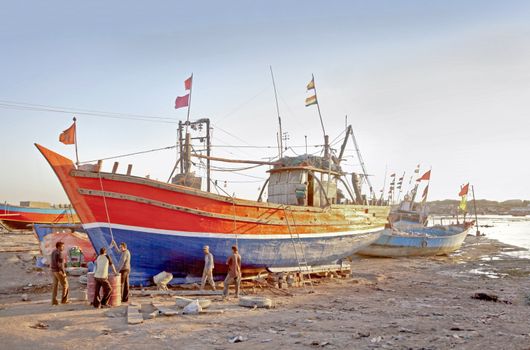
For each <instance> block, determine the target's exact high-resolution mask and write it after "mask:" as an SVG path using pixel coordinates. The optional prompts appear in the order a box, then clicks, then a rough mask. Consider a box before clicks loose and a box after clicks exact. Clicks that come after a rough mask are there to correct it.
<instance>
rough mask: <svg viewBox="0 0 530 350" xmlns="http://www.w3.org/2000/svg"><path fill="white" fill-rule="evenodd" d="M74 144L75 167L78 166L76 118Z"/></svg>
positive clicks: (75, 122) (75, 121) (75, 120)
mask: <svg viewBox="0 0 530 350" xmlns="http://www.w3.org/2000/svg"><path fill="white" fill-rule="evenodd" d="M74 131H75V132H74V144H75V165H76V166H79V154H78V152H77V118H76V117H74Z"/></svg>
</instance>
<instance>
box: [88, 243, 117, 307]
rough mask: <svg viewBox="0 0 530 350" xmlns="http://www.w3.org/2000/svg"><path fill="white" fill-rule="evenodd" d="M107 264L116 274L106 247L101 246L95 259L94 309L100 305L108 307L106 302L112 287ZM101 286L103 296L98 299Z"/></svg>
mask: <svg viewBox="0 0 530 350" xmlns="http://www.w3.org/2000/svg"><path fill="white" fill-rule="evenodd" d="M109 265H110V267H112V271H113V272H114V274H116V269H115V268H114V265H113V264H112V261H111V260H110V257H109V256H108V255H107V249H105V248H103V247H102V248H101V249H100V250H99V256H98V258H97V259H96V270H95V272H94V278H95V280H96V290H95V293H94V301H93V302H92V305H94V307H95V308H96V309H97V308H100V307H105V308H107V307H110V305H109V304H108V303H109V299H110V293H111V292H112V287H111V286H110V282H109ZM101 288H103V297H102V298H101V299H100V298H99V291H100V289H101Z"/></svg>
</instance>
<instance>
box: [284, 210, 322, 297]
mask: <svg viewBox="0 0 530 350" xmlns="http://www.w3.org/2000/svg"><path fill="white" fill-rule="evenodd" d="M283 212H284V214H285V222H286V223H287V230H288V231H289V235H290V236H291V242H292V244H293V250H294V256H295V258H296V262H297V264H298V271H299V272H300V283H302V286H303V287H304V289H307V290H308V292H309V293H314V292H315V290H314V288H313V281H312V280H311V274H310V273H309V271H310V268H309V265H308V264H307V259H306V255H305V251H304V245H303V243H302V240H301V239H300V235H299V234H298V232H294V230H293V229H292V228H291V224H290V223H289V219H288V217H287V209H286V206H284V207H283ZM291 217H292V219H293V225H296V223H295V221H294V215H293V213H292V211H291ZM304 273H305V274H307V279H306V278H305V277H304Z"/></svg>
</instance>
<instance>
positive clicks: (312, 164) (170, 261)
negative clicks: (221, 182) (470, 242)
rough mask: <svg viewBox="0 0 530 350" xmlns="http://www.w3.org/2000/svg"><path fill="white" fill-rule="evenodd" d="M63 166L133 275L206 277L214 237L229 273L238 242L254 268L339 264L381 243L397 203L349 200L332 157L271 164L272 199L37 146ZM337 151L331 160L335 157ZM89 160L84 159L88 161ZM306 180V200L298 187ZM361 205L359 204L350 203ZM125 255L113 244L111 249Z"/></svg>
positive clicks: (98, 229) (80, 207)
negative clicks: (75, 158)
mask: <svg viewBox="0 0 530 350" xmlns="http://www.w3.org/2000/svg"><path fill="white" fill-rule="evenodd" d="M36 146H37V148H38V149H39V150H40V152H41V153H42V154H43V156H44V157H45V158H46V159H47V160H48V162H49V164H50V165H51V167H52V168H53V170H54V171H55V173H56V175H57V177H58V178H59V181H60V182H61V184H62V186H63V188H64V190H65V191H66V194H67V195H68V198H69V199H70V201H71V203H72V205H73V206H74V208H75V209H76V211H77V213H78V215H79V217H80V219H81V222H82V224H83V227H84V229H85V230H86V231H87V233H88V235H89V237H90V240H91V242H92V244H93V245H94V247H95V249H96V250H99V249H100V248H101V247H109V246H110V245H111V242H112V241H116V242H118V243H119V242H122V241H123V242H126V243H127V245H128V246H129V249H130V250H131V251H132V272H131V281H132V283H134V284H145V283H149V281H150V279H151V277H152V276H153V275H155V274H157V273H159V272H160V271H168V272H171V273H172V274H173V275H174V276H175V277H180V278H186V277H188V276H200V274H201V271H202V268H203V261H204V256H203V253H202V247H203V246H204V245H209V246H210V250H211V251H212V252H213V254H214V256H215V270H214V271H215V273H217V274H219V273H221V274H222V273H224V272H225V271H226V265H225V261H226V259H227V258H228V256H229V254H230V247H231V246H232V245H237V246H239V249H240V252H241V254H242V256H243V262H242V265H243V266H242V267H243V270H244V272H246V273H255V272H258V271H260V270H265V269H267V268H269V267H275V268H278V267H280V268H281V267H293V266H299V265H300V263H301V261H302V262H303V264H306V265H308V266H313V265H323V264H330V263H333V262H336V261H338V260H340V259H343V258H345V257H347V256H350V255H352V254H354V253H355V252H357V251H358V250H359V249H361V248H363V247H365V246H367V245H369V244H370V243H372V242H374V241H375V240H376V239H377V238H378V237H379V235H380V234H381V232H382V231H383V229H384V226H385V224H386V223H387V216H388V211H389V208H388V207H382V206H370V205H355V204H339V202H340V201H342V202H343V203H344V202H345V201H344V200H343V199H342V198H341V197H340V191H337V181H342V180H341V179H340V177H341V175H343V174H341V173H340V168H339V167H338V166H336V165H334V164H329V163H327V162H326V161H325V159H324V158H323V157H313V158H309V157H306V158H303V157H302V158H301V159H299V160H298V161H297V160H294V161H293V159H292V158H287V157H285V158H282V159H280V160H279V161H277V162H275V163H274V164H275V165H274V167H273V168H272V169H271V170H269V179H268V193H269V196H268V202H262V201H261V198H260V199H259V200H258V201H252V200H244V199H238V198H233V197H230V196H222V195H218V194H213V193H210V192H207V191H202V190H200V189H198V188H193V187H189V186H182V185H176V184H170V183H164V182H160V181H155V180H152V179H147V178H142V177H137V176H133V175H130V174H117V173H106V172H101V171H100V170H99V167H98V166H94V167H92V169H91V170H82V169H80V168H79V167H76V166H75V165H74V163H73V162H72V161H71V160H70V159H68V158H65V157H63V156H61V155H59V154H57V153H55V152H53V151H51V150H49V149H47V148H45V147H43V146H40V145H36ZM329 159H330V158H329ZM86 168H87V167H84V169H86ZM301 186H302V187H304V191H305V192H306V193H305V199H304V200H303V203H300V199H299V198H297V196H296V191H297V190H299V189H300V187H301ZM350 203H351V202H350ZM109 251H110V253H111V255H112V257H113V258H114V259H115V260H116V259H117V258H118V256H115V252H114V251H113V250H109Z"/></svg>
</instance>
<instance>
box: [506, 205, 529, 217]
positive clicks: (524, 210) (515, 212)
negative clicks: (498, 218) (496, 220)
mask: <svg viewBox="0 0 530 350" xmlns="http://www.w3.org/2000/svg"><path fill="white" fill-rule="evenodd" d="M508 214H510V215H511V216H527V215H530V204H529V205H528V206H527V207H520V208H512V209H511V210H510V211H509V212H508Z"/></svg>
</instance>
